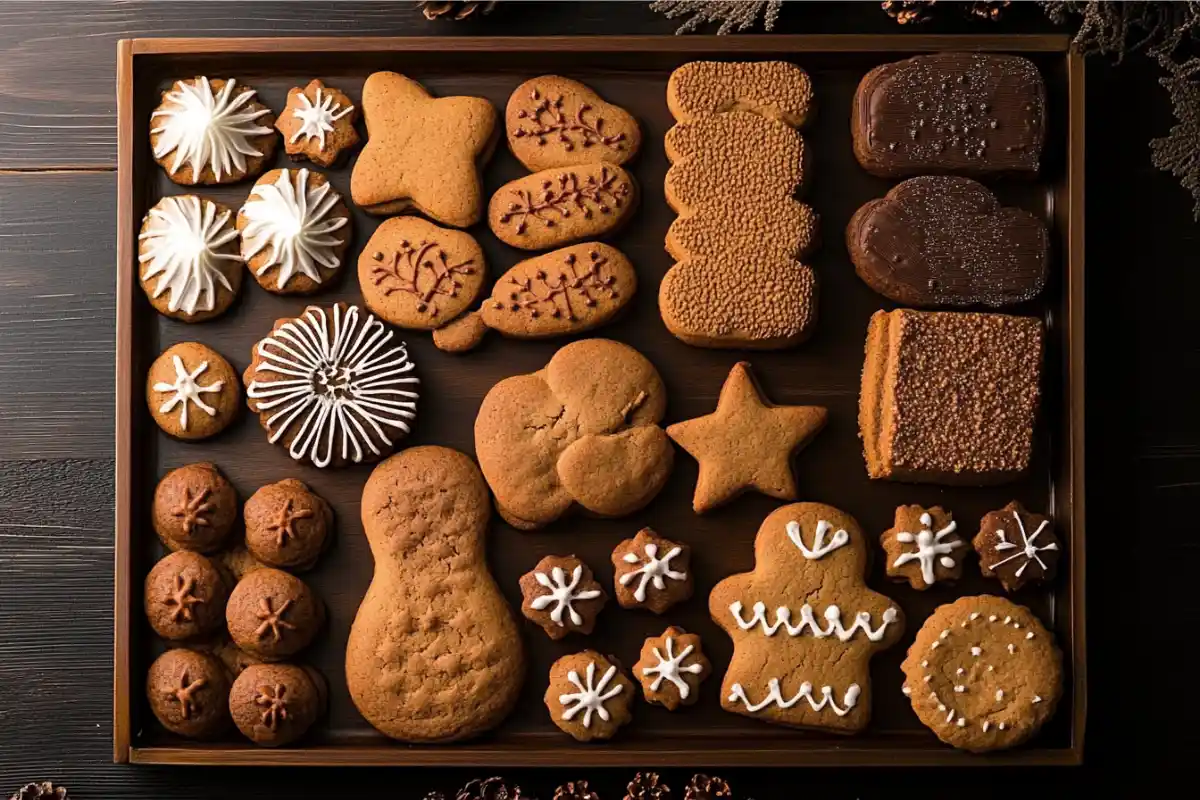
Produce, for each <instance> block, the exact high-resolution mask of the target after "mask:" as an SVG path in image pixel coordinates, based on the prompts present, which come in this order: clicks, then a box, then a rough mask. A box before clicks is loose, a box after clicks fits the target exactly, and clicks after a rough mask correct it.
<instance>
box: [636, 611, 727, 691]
mask: <svg viewBox="0 0 1200 800" xmlns="http://www.w3.org/2000/svg"><path fill="white" fill-rule="evenodd" d="M710 672H712V665H711V664H710V663H709V661H708V658H707V657H705V655H704V648H703V647H702V646H701V644H700V637H699V636H697V635H696V634H694V633H688V632H687V631H685V630H684V629H683V628H677V627H675V626H674V625H672V626H671V627H669V628H667V629H666V630H665V631H663V633H662V636H651V637H650V638H648V639H646V641H645V643H643V644H642V657H641V659H640V660H639V661H638V662H637V663H636V664H634V665H633V675H634V677H636V678H637V679H638V680H639V681H641V684H642V694H643V695H644V696H645V698H646V700H647V702H650V703H654V704H656V705H660V706H663V707H664V708H666V709H667V710H668V711H674V710H675V709H677V708H679V707H680V706H690V705H692V704H693V703H695V702H696V701H697V700H699V699H700V693H699V691H698V689H699V687H700V684H701V683H702V682H703V681H704V679H705V678H707V677H708V675H709V673H710Z"/></svg>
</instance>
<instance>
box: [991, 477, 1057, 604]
mask: <svg viewBox="0 0 1200 800" xmlns="http://www.w3.org/2000/svg"><path fill="white" fill-rule="evenodd" d="M971 544H972V545H974V547H975V552H977V553H978V554H979V569H980V571H981V572H982V573H983V575H984V577H987V578H996V579H997V580H999V581H1000V585H1001V586H1003V587H1004V591H1006V592H1015V591H1017V590H1018V589H1020V588H1021V587H1022V586H1024V585H1025V584H1027V583H1044V582H1046V581H1049V580H1051V579H1052V578H1054V572H1055V570H1056V568H1057V567H1058V558H1059V554H1060V553H1061V550H1060V549H1059V544H1058V538H1057V537H1056V536H1055V535H1054V523H1053V522H1051V520H1050V518H1049V517H1046V516H1044V515H1042V514H1035V513H1033V512H1032V511H1027V510H1026V509H1025V507H1024V506H1023V505H1021V504H1020V503H1018V502H1017V501H1016V500H1014V501H1012V502H1011V503H1009V504H1008V505H1006V506H1005V507H1004V508H1002V509H1000V510H999V511H991V512H988V513H987V514H985V515H984V516H983V520H982V521H981V522H980V523H979V533H978V534H977V535H976V536H975V538H974V539H972V540H971Z"/></svg>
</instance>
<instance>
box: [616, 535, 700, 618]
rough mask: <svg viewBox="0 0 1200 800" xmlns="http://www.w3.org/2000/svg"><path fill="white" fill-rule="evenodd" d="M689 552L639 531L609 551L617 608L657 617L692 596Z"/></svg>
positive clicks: (689, 549)
mask: <svg viewBox="0 0 1200 800" xmlns="http://www.w3.org/2000/svg"><path fill="white" fill-rule="evenodd" d="M691 554H692V549H691V548H690V547H688V546H687V545H686V544H681V543H679V542H673V541H671V540H670V539H664V538H663V537H661V536H659V535H658V534H657V533H655V532H654V530H653V529H652V528H642V529H641V530H640V531H638V532H637V535H636V536H634V537H633V538H632V539H626V540H625V541H623V542H621V543H620V544H618V545H617V547H616V549H614V550H613V554H612V563H613V568H614V570H615V573H616V574H615V576H614V583H613V591H614V593H615V594H616V596H617V602H618V603H620V604H621V608H646V609H649V610H650V611H653V612H654V613H655V614H661V613H663V612H664V611H666V610H667V609H668V608H670V607H671V606H673V605H675V604H676V603H681V602H683V601H684V600H687V599H688V598H689V597H691V596H692V574H691V572H689V571H688V562H689V559H690V558H691Z"/></svg>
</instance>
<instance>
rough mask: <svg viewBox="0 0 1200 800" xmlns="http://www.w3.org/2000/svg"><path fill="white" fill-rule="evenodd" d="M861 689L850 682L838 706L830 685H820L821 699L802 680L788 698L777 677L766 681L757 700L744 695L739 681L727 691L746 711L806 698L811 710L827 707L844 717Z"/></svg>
mask: <svg viewBox="0 0 1200 800" xmlns="http://www.w3.org/2000/svg"><path fill="white" fill-rule="evenodd" d="M861 692H862V690H861V689H860V688H859V685H858V684H857V683H852V684H850V686H849V688H847V689H846V693H845V695H843V696H842V704H841V705H840V706H839V705H838V704H837V701H836V700H835V699H834V697H833V687H832V686H822V687H821V699H820V700H818V699H817V698H816V697H814V696H813V685H812V684H811V683H810V682H808V681H804V682H803V683H801V684H800V688H799V689H797V690H796V693H795V694H794V695H792V696H791V697H790V698H787V697H784V695H783V691H782V690H781V689H780V686H779V679H778V678H771V680H770V681H768V682H767V695H766V697H764V698H762V699H761V700H759V701H758V702H751V701H750V698H749V697H747V696H746V690H745V689H743V688H742V685H741V684H740V683H735V684H733V687H732V689H731V690H730V692H729V702H730V703H742V704H743V705H745V707H746V709H747V710H748V711H752V712H753V711H761V710H763V709H764V708H767V707H769V706H776V707H778V708H781V709H785V710H786V709H789V708H791V707H792V706H794V705H796V704H797V703H799V702H800V701H801V700H807V701H808V705H809V706H810V707H811V708H812V710H813V711H824V710H825V709H826V708H828V709H829V710H830V711H832V712H833V713H834V714H837V715H838V716H839V717H844V716H846V715H847V714H849V713H850V712H851V710H853V709H854V706H855V705H857V703H858V697H859V694H860V693H861Z"/></svg>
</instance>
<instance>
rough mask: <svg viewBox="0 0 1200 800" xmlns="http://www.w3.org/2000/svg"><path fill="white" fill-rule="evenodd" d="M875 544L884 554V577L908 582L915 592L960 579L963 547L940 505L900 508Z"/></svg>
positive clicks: (948, 515) (946, 512)
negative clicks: (890, 524)
mask: <svg viewBox="0 0 1200 800" xmlns="http://www.w3.org/2000/svg"><path fill="white" fill-rule="evenodd" d="M879 544H880V545H882V546H883V550H884V552H885V553H887V574H888V577H889V578H891V579H892V580H895V581H908V585H909V586H911V587H912V588H914V589H916V590H917V591H925V590H926V589H928V588H929V587H930V586H933V584H935V583H939V582H940V583H954V582H955V581H956V580H958V579H959V578H961V577H962V571H963V556H964V555H965V554H966V549H967V548H966V544H965V543H964V542H963V540H962V538H961V537H960V536H959V535H958V524H957V523H956V522H955V521H954V517H953V516H952V515H951V514H950V512H949V511H946V510H944V509H943V508H942V507H941V506H934V507H933V508H922V507H921V506H900V507H899V508H897V509H896V524H895V525H893V526H892V527H891V528H888V529H887V530H886V531H884V532H883V535H882V536H880V537H879Z"/></svg>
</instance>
